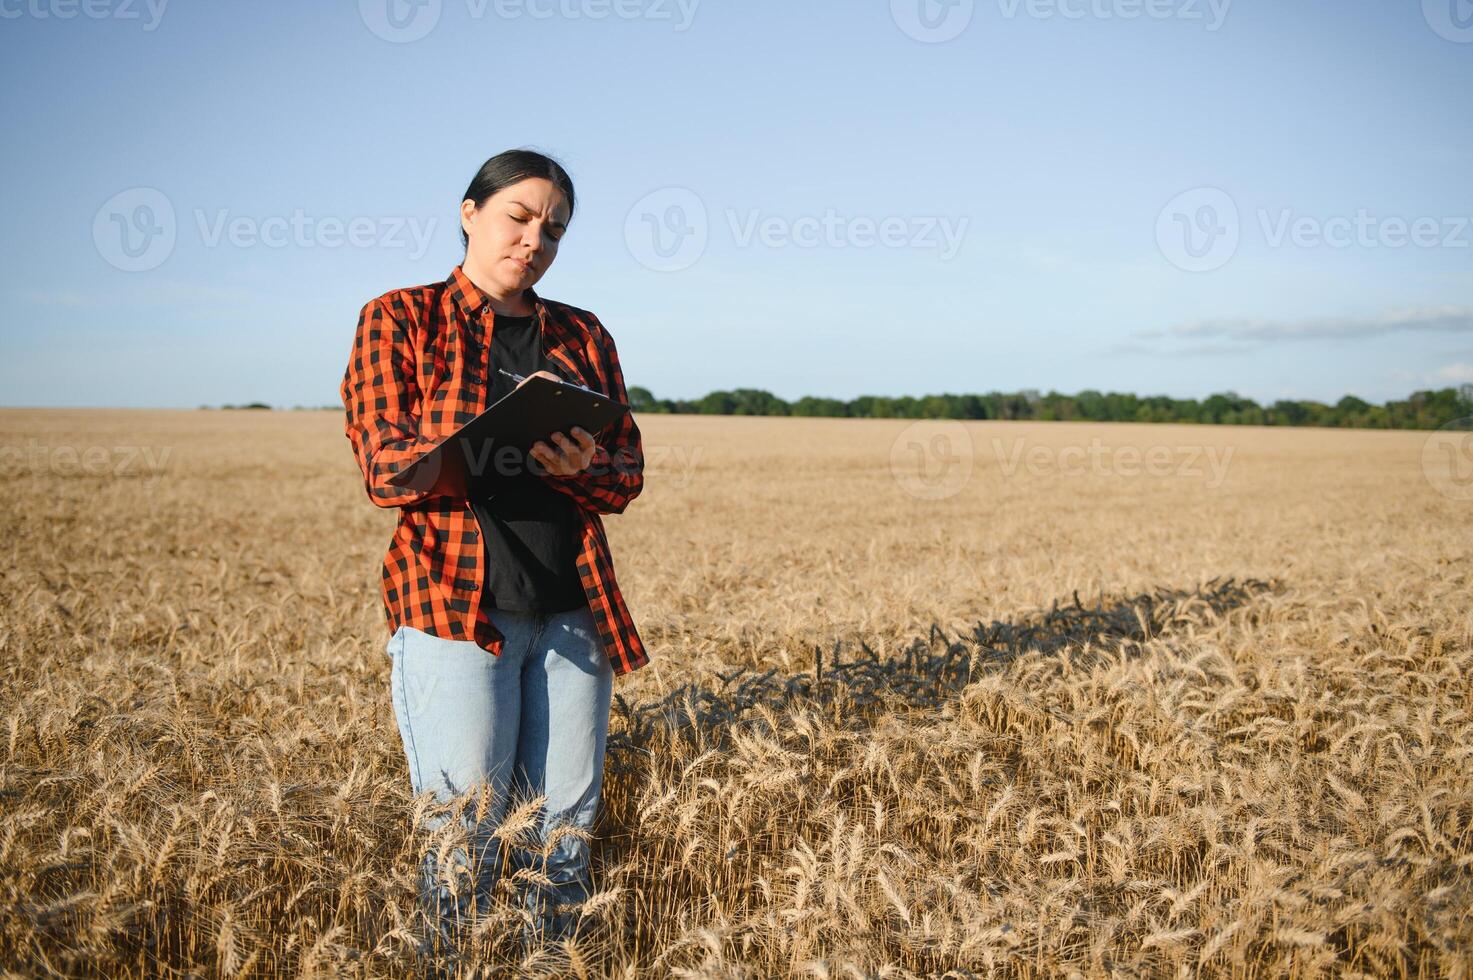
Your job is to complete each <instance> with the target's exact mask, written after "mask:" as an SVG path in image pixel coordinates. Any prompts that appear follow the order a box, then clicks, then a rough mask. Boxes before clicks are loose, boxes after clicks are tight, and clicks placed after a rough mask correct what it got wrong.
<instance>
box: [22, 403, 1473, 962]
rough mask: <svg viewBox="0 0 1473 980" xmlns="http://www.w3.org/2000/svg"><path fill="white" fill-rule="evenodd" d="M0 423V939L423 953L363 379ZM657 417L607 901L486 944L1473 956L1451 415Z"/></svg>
mask: <svg viewBox="0 0 1473 980" xmlns="http://www.w3.org/2000/svg"><path fill="white" fill-rule="evenodd" d="M3 415H4V419H5V422H6V424H5V425H4V428H3V433H4V434H3V435H0V462H3V463H4V468H5V471H6V473H7V475H8V477H9V479H8V493H7V502H6V506H5V508H4V524H3V532H4V537H5V540H7V541H9V542H10V545H9V548H10V550H11V558H10V560H9V561H8V562H7V563H6V566H5V569H4V578H3V592H0V602H3V610H4V612H3V619H0V652H3V658H0V663H3V687H0V699H3V704H0V708H3V710H0V716H3V719H4V727H3V729H0V884H3V898H0V966H3V968H4V971H5V975H7V976H69V977H118V978H131V977H155V976H171V977H185V976H197V977H277V976H285V977H295V976H344V977H401V976H410V975H413V970H414V969H415V965H414V963H415V961H414V958H413V953H414V935H415V932H414V930H415V923H414V921H413V919H412V916H411V912H412V909H413V897H414V878H413V875H414V870H415V862H416V858H417V855H418V853H419V852H420V850H421V849H422V848H424V847H426V846H437V847H446V846H450V845H452V844H453V843H454V834H455V833H456V832H457V831H456V827H457V825H456V823H455V822H454V821H451V822H450V823H448V824H447V827H446V830H445V832H444V835H443V839H437V840H428V839H426V837H424V836H422V835H421V834H420V833H419V832H416V831H414V829H413V827H414V824H413V818H414V815H415V814H416V813H417V812H418V813H424V812H425V811H426V807H427V806H428V805H429V800H428V797H426V798H424V799H421V800H415V799H413V798H412V796H411V793H410V787H409V778H408V772H407V769H406V765H405V761H404V758H403V750H402V747H401V745H400V743H399V737H398V733H397V730H396V728H395V724H394V717H393V713H392V709H391V706H390V700H389V694H388V690H389V689H388V682H389V681H388V667H389V661H388V657H387V655H386V652H385V643H386V641H387V639H388V631H387V629H386V627H385V623H384V619H383V614H382V611H381V607H380V601H379V592H378V589H379V572H378V570H379V562H380V559H381V557H382V554H383V551H384V548H385V546H386V545H387V542H388V537H389V534H390V531H391V529H392V527H393V524H394V519H395V512H393V511H390V510H383V509H380V508H377V507H374V506H373V505H372V504H371V503H370V502H369V500H368V498H367V496H366V494H365V492H364V489H363V487H362V483H361V479H360V477H359V474H358V471H357V468H356V464H355V463H354V461H353V459H352V456H351V452H350V450H349V446H348V442H347V440H346V439H345V438H344V437H343V434H342V427H341V417H340V416H339V415H338V414H336V413H333V412H326V411H322V412H250V411H235V412H221V411H177V412H170V411H114V412H106V413H101V414H99V413H95V412H83V411H64V410H46V411H42V410H6V411H5V412H4V413H3ZM640 424H641V428H642V429H643V432H644V439H645V447H646V453H647V457H648V466H647V470H646V485H645V490H644V493H643V494H642V495H641V496H640V497H639V498H638V499H637V500H636V501H635V502H634V503H633V504H632V505H631V506H630V508H629V509H628V511H627V512H626V513H624V514H622V515H617V516H609V517H607V518H606V519H605V526H606V528H607V529H608V535H609V538H610V542H611V545H612V547H613V552H614V559H615V563H616V567H617V570H618V574H619V579H620V584H621V586H622V588H623V590H624V592H625V595H626V597H627V599H628V601H629V604H630V607H631V609H632V611H633V613H634V615H635V619H636V623H637V624H638V626H639V628H640V631H641V635H642V636H643V637H644V639H645V641H646V643H647V645H648V646H649V648H650V651H651V654H652V658H653V659H652V662H651V664H650V665H649V666H647V667H645V668H643V669H642V670H639V671H637V672H635V673H633V674H630V675H628V676H626V677H622V678H618V679H616V682H615V688H614V690H615V695H616V703H615V706H614V711H613V715H612V719H611V723H610V725H611V727H610V739H609V749H608V758H607V768H606V776H605V780H604V812H603V814H602V816H601V819H600V824H599V828H598V833H597V835H596V837H595V840H594V855H595V863H594V887H595V890H596V895H595V898H594V899H593V900H592V901H591V902H590V903H588V907H587V908H586V909H585V910H584V911H585V913H586V914H587V915H588V916H589V917H590V918H591V919H592V920H593V925H594V928H593V929H592V931H591V933H590V935H589V937H588V938H587V939H586V940H583V941H581V942H578V943H573V944H565V945H560V946H553V947H548V948H546V949H543V950H540V951H536V952H533V953H530V954H523V953H522V952H521V951H519V950H518V948H517V946H516V944H515V941H514V940H515V937H516V934H517V930H518V928H519V925H520V923H519V920H518V919H517V913H516V911H515V906H514V905H513V904H512V902H511V900H510V899H508V898H505V895H503V896H502V897H501V898H499V899H498V905H497V906H496V907H495V908H493V909H492V910H490V911H489V912H488V913H487V914H486V915H485V916H483V917H481V918H479V919H478V920H477V921H475V922H474V923H471V924H469V926H468V931H467V934H466V942H467V943H468V949H469V951H470V953H471V955H470V956H469V957H468V958H467V961H466V962H465V963H464V964H462V965H463V967H464V970H465V974H464V975H467V976H472V975H486V976H494V975H528V974H539V973H546V974H551V975H568V976H579V977H583V976H613V977H639V976H679V977H752V978H756V977H779V976H807V977H821V978H827V977H832V978H839V977H855V978H863V977H911V976H953V977H970V976H999V977H1070V976H1077V977H1104V976H1131V977H1134V976H1149V977H1156V976H1171V977H1175V976H1182V975H1186V976H1211V977H1217V976H1222V977H1249V976H1252V977H1267V976H1274V977H1280V976H1283V977H1353V976H1377V977H1380V976H1386V977H1433V976H1446V977H1465V976H1468V975H1469V966H1470V962H1473V759H1470V755H1473V747H1470V746H1473V714H1470V712H1473V698H1470V693H1473V682H1470V680H1469V675H1470V671H1473V612H1470V598H1473V576H1470V568H1473V519H1470V518H1473V504H1470V503H1469V502H1468V501H1467V500H1466V499H1462V498H1461V497H1460V496H1459V495H1458V494H1456V493H1450V492H1445V491H1446V486H1445V485H1444V487H1443V488H1442V489H1439V487H1438V486H1437V485H1436V483H1435V481H1433V480H1429V477H1428V473H1427V472H1426V468H1425V462H1426V460H1427V458H1428V457H1427V455H1426V454H1425V453H1424V449H1425V446H1426V443H1427V439H1428V438H1429V436H1428V434H1426V433H1416V432H1384V431H1345V430H1317V429H1314V430H1311V429H1265V428H1253V427H1243V428H1238V427H1207V426H1187V425H1180V426H1177V425H1107V424H1089V423H1048V422H1044V423H1012V422H967V423H960V422H934V423H912V422H906V421H899V420H896V421H891V420H878V419H877V420H848V419H799V418H721V417H698V416H663V415H650V416H642V417H641V419H640ZM938 440H939V441H938ZM1455 489H1456V488H1455ZM530 825H531V824H530V817H529V816H528V814H527V813H526V812H525V810H524V811H523V812H521V813H514V814H513V815H512V816H511V817H509V818H508V820H507V822H506V824H505V825H504V826H503V832H504V834H505V839H506V840H507V841H508V842H509V843H510V844H511V845H513V846H525V847H534V846H535V842H534V841H532V840H531V839H530V837H528V833H529V831H528V828H529V827H530ZM503 885H504V887H505V888H508V889H509V888H510V886H511V882H504V883H503Z"/></svg>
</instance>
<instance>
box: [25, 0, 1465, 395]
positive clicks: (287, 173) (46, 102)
mask: <svg viewBox="0 0 1473 980" xmlns="http://www.w3.org/2000/svg"><path fill="white" fill-rule="evenodd" d="M918 2H920V0H894V2H891V0H864V2H856V0H813V2H806V3H804V2H794V0H760V2H759V0H741V2H736V0H721V2H718V0H704V2H701V0H484V2H483V0H419V5H418V6H415V5H412V4H411V3H408V2H406V0H362V2H353V0H341V2H334V3H287V2H274V3H265V2H262V3H244V2H235V3H227V2H210V3H203V2H198V0H173V2H166V3H164V4H163V5H162V6H161V5H160V0H152V5H151V6H150V4H149V3H148V2H147V0H85V3H86V5H85V6H84V5H83V0H0V74H3V80H4V83H5V92H6V95H5V97H4V102H3V106H4V108H3V125H4V132H5V138H4V140H3V143H0V178H3V187H4V203H5V207H4V210H3V213H4V222H5V229H6V234H5V235H4V236H3V239H0V345H3V357H0V392H3V395H0V402H3V403H4V404H7V405H36V406H61V405H71V406H180V407H193V406H196V405H200V404H220V403H226V402H232V403H239V402H245V401H251V400H261V401H266V402H269V403H271V404H273V405H277V406H291V405H294V404H304V405H329V404H335V403H336V401H337V397H338V395H337V386H338V382H339V380H340V379H341V377H342V372H343V368H344V366H345V364H346V361H347V356H348V350H349V345H350V342H351V339H352V333H353V328H354V324H355V319H356V315H357V312H358V310H359V308H360V307H361V306H362V304H363V303H364V302H365V301H366V300H368V299H369V298H371V297H373V296H376V295H378V294H380V293H382V292H384V291H386V290H388V289H391V288H394V287H399V286H406V285H414V284H419V283H427V282H434V281H437V280H441V279H443V278H444V277H445V276H446V275H447V274H448V272H449V271H450V269H451V268H452V267H453V266H454V265H455V264H456V263H457V262H458V261H459V260H460V256H461V248H460V242H459V229H458V225H457V223H456V206H457V204H458V201H459V197H460V195H461V194H462V193H463V192H464V190H465V187H466V185H467V183H468V182H469V180H470V178H471V176H472V175H473V174H474V172H475V170H476V169H477V167H478V166H479V165H480V164H481V162H482V161H483V160H484V159H485V158H486V157H488V156H491V155H492V154H494V153H496V152H499V151H501V150H503V149H507V148H511V147H517V146H530V147H534V148H537V149H540V150H543V151H545V152H548V153H550V154H552V155H554V156H556V157H557V158H558V159H560V160H561V161H562V162H563V163H564V164H565V165H566V166H567V167H568V169H569V171H570V172H571V173H572V175H573V178H574V181H575V184H576V187H577V191H578V195H579V201H578V208H577V213H576V214H575V216H574V219H573V222H572V226H571V228H570V229H569V232H568V235H567V237H566V238H565V239H564V243H563V246H562V250H561V253H560V255H559V256H558V259H557V261H556V263H555V264H554V265H553V267H552V269H551V270H550V271H549V272H548V273H547V275H546V276H545V277H544V279H543V280H542V283H541V284H540V285H539V290H540V291H541V292H542V294H543V295H544V296H547V297H549V298H553V299H560V300H563V301H566V302H569V303H572V304H575V305H577V306H581V307H584V308H587V309H590V310H593V311H594V312H595V313H597V314H598V315H599V317H600V318H601V319H602V320H603V322H604V323H605V325H607V326H608V328H609V330H610V331H611V333H612V334H613V336H614V338H615V340H616V341H617V343H618V345H619V352H620V355H621V359H622V361H623V363H624V367H625V373H626V378H627V380H628V382H629V383H630V384H639V385H644V386H646V387H648V388H650V389H651V390H652V391H653V392H654V393H655V394H656V395H657V396H659V397H694V396H698V395H701V394H704V393H706V392H708V391H710V390H713V389H716V388H734V387H760V388H767V389H769V390H771V391H773V392H775V393H776V394H778V395H780V396H782V397H785V398H796V397H798V396H800V395H803V394H814V395H826V396H832V397H842V398H849V397H854V396H856V395H860V394H889V395H899V394H917V395H919V394H925V393H936V392H981V391H987V390H992V389H1000V390H1007V391H1011V390H1017V389H1020V388H1038V389H1042V390H1048V389H1051V388H1052V389H1057V390H1060V391H1065V392H1074V391H1077V390H1080V389H1083V388H1098V389H1103V390H1116V391H1134V392H1137V393H1140V394H1156V393H1165V394H1171V395H1175V396H1178V397H1186V396H1192V397H1202V396H1205V395H1207V394H1209V393H1211V392H1214V391H1224V390H1235V391H1237V392H1239V393H1241V394H1244V395H1248V396H1251V397H1254V398H1257V399H1260V400H1272V399H1274V398H1281V397H1305V398H1318V399H1322V400H1329V401H1333V400H1335V399H1337V398H1339V397H1340V396H1341V395H1343V394H1346V393H1354V394H1357V395H1359V396H1361V397H1363V398H1367V399H1369V400H1373V401H1378V402H1379V401H1382V400H1385V399H1387V398H1400V397H1405V396H1406V395H1407V394H1408V393H1409V392H1410V391H1412V390H1413V389H1415V388H1421V387H1443V386H1447V385H1454V384H1457V383H1459V382H1466V381H1473V227H1470V223H1469V219H1470V217H1473V99H1470V98H1469V94H1470V93H1473V6H1470V4H1469V0H1427V2H1426V3H1423V4H1421V5H1420V6H1419V3H1418V0H1410V2H1404V3H1395V4H1393V3H1386V2H1384V0H1300V2H1296V3H1292V4H1289V3H1278V2H1268V0H1252V2H1249V0H1238V2H1228V0H1211V2H1209V0H1033V3H1032V4H1029V3H1026V2H1021V0H1019V2H1015V0H976V2H975V3H968V2H966V0H956V3H955V4H954V5H953V6H951V7H949V8H948V7H943V6H941V5H940V4H938V3H936V0H924V3H925V4H926V5H927V6H926V7H925V9H923V10H920V11H918V10H917V7H916V5H917V3H918ZM390 3H392V4H393V8H392V9H390V6H389V4H390ZM1131 14H1136V15H1137V16H1134V17H1132V16H1129V15H1131ZM390 15H394V17H391V16H390ZM601 15H602V16H601ZM1464 24H1467V25H1468V26H1466V27H1465V26H1463V25H1464ZM419 33H423V35H424V36H422V37H418V38H417V39H409V38H411V37H413V35H415V34H419ZM937 38H942V39H937ZM119 195H121V196H119ZM651 195H653V196H651ZM1183 195H1184V196H1183ZM160 201H162V202H163V205H162V207H160ZM170 210H171V211H172V213H173V217H172V220H170V218H169V215H168V213H167V211H170ZM826 221H827V224H825V222H826ZM652 223H655V224H652ZM1357 223H1358V224H1357ZM657 226H658V228H659V229H660V230H659V234H660V236H661V237H660V239H659V240H658V241H657V240H656V239H655V238H654V229H655V228H656V227H657ZM882 228H883V229H886V234H885V236H884V237H883V240H882V239H881V236H880V235H879V233H878V232H879V230H880V229H882ZM231 229H234V230H233V231H232V230H231ZM350 229H351V230H352V231H353V234H352V236H349V235H348V232H349V230H350ZM672 229H675V230H683V231H685V232H687V234H686V235H685V237H679V238H678V237H675V231H674V230H672ZM702 229H704V240H702V238H701V235H700V234H699V233H700V232H701V231H702ZM1296 229H1297V230H1296ZM748 230H750V231H751V232H752V233H751V235H750V236H748V235H747V234H746V232H747V231H748ZM125 231H126V233H127V235H126V239H125V236H124V232H125ZM948 231H949V234H950V236H951V237H950V238H948V237H947V233H948ZM1281 231H1282V232H1283V234H1282V235H1280V232H1281ZM170 232H171V233H172V236H173V237H172V240H170V238H169V233H170ZM689 232H695V234H689ZM1189 232H1190V236H1189V234H1188V233H1189ZM416 234H417V235H418V237H416ZM641 236H643V237H641ZM667 265H673V266H675V267H674V268H667V267H666V266H667ZM130 266H146V267H142V268H130Z"/></svg>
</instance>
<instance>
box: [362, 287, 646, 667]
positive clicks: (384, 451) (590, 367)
mask: <svg viewBox="0 0 1473 980" xmlns="http://www.w3.org/2000/svg"><path fill="white" fill-rule="evenodd" d="M525 295H526V297H527V299H528V300H530V301H531V303H532V304H533V306H534V307H535V315H536V317H537V320H538V324H539V327H540V330H541V333H542V342H543V350H544V351H545V352H546V354H547V357H548V358H549V359H550V360H551V361H553V362H554V363H555V364H556V365H557V366H558V368H560V369H561V371H560V373H561V374H562V375H563V376H564V377H565V378H566V379H568V380H570V381H576V382H579V383H581V384H584V385H587V386H588V387H589V388H592V389H593V390H595V391H598V392H601V393H603V394H605V395H608V396H610V397H612V398H616V399H618V400H619V401H621V402H625V403H627V402H628V400H629V396H628V394H627V393H626V392H625V390H624V375H623V372H622V371H621V370H620V368H619V356H618V354H617V353H616V352H615V350H614V340H613V338H612V337H610V336H609V333H608V331H607V330H605V329H604V326H603V324H601V323H599V321H598V318H597V317H596V316H594V315H593V314H592V313H589V312H588V311H586V310H580V309H578V308H577V307H573V306H568V305H567V304H565V303H558V302H555V301H552V300H544V299H542V298H541V297H540V296H538V295H537V293H536V292H535V291H534V290H532V289H530V288H528V289H527V290H526V291H525ZM493 323H494V316H493V312H492V310H491V306H490V304H489V302H488V300H487V297H486V295H485V294H484V293H483V292H481V290H480V289H479V288H477V286H476V285H475V284H474V283H472V282H471V281H470V279H468V278H467V277H466V275H465V273H464V272H463V271H461V267H460V266H456V267H455V268H454V269H452V270H451V272H450V276H449V277H448V278H447V279H446V280H445V281H444V282H442V283H434V284H432V285H427V286H414V287H411V288H408V289H396V290H392V291H391V292H387V293H385V294H384V295H382V296H380V297H378V298H377V299H374V300H370V301H369V303H368V304H367V305H366V306H364V307H363V310H362V312H361V313H360V314H359V316H358V331H357V334H356V336H355V337H354V338H353V352H352V356H351V357H350V358H349V360H348V368H347V371H346V372H345V373H344V374H343V383H342V386H341V388H340V394H341V396H342V400H343V406H344V407H345V408H346V409H347V422H346V426H345V432H346V434H347V437H348V440H349V441H350V442H351V443H352V444H353V454H354V456H356V457H357V459H358V468H359V469H360V470H361V471H362V472H363V479H364V486H365V487H366V489H367V491H368V498H369V499H370V500H371V501H373V503H374V504H376V505H377V506H379V507H398V508H399V525H398V527H396V528H395V530H394V536H393V537H392V538H391V539H390V541H389V550H388V553H387V554H386V555H384V567H383V588H382V593H383V600H384V614H385V618H386V619H387V620H388V627H389V632H390V633H393V632H394V631H395V630H396V629H398V627H400V626H401V625H402V626H413V627H415V628H417V629H420V630H423V631H424V632H426V633H429V634H431V635H433V636H441V637H446V638H449V639H456V640H467V639H469V640H472V641H474V642H475V643H476V645H477V646H480V647H482V648H483V649H485V650H488V651H490V652H491V653H493V654H495V655H496V656H500V655H501V644H502V640H503V639H504V638H503V636H502V634H501V631H500V630H498V629H497V628H496V626H495V624H493V623H492V622H491V620H490V618H489V617H487V615H486V612H485V608H484V603H483V601H482V600H483V599H484V598H485V595H484V589H483V584H484V582H485V576H486V567H485V566H486V560H485V546H484V544H483V543H482V541H481V530H480V525H479V524H478V523H477V522H476V517H475V513H474V512H473V511H472V510H471V508H470V505H469V503H468V502H467V501H466V500H465V498H463V497H448V496H443V495H439V494H427V493H426V492H425V491H419V490H409V489H406V488H404V487H398V486H395V485H393V484H391V483H389V482H388V478H389V477H390V476H391V475H393V474H394V473H397V472H399V471H400V470H402V469H404V468H405V467H407V466H409V465H410V464H412V463H413V462H414V461H415V460H417V459H418V458H419V457H420V456H422V455H423V454H424V453H426V452H428V451H429V450H430V449H433V448H434V447H435V445H436V444H438V443H439V442H440V441H441V440H443V439H444V438H445V437H446V436H448V435H450V434H451V433H452V432H454V431H455V430H456V429H457V428H459V427H460V426H461V425H464V424H465V423H466V422H469V421H470V420H471V419H473V418H475V417H476V416H477V415H479V414H480V413H481V412H482V411H484V410H485V409H486V407H487V406H488V404H489V400H488V398H487V394H488V392H489V390H490V387H491V386H490V382H489V379H488V375H489V373H490V372H492V371H495V370H496V365H494V364H492V363H490V350H491V343H490V340H491V330H492V327H493ZM594 437H595V439H596V440H597V442H598V448H597V450H595V452H594V456H593V461H592V463H591V464H590V466H589V468H588V469H586V470H583V471H582V472H579V473H576V474H574V475H572V476H554V475H552V474H550V473H546V472H545V471H544V473H543V474H542V479H543V480H546V481H547V482H548V483H550V484H551V485H552V486H554V487H556V488H557V489H558V490H560V491H562V492H563V493H565V494H567V495H568V496H569V497H571V498H572V499H573V500H574V501H576V502H577V503H578V504H579V506H578V508H577V510H578V513H579V514H580V515H581V518H582V520H581V524H582V528H581V532H580V538H581V541H580V546H579V555H578V576H579V578H580V579H581V580H582V582H583V591H584V593H585V594H586V595H587V596H588V606H589V609H590V610H591V611H592V612H593V616H594V619H595V620H596V621H597V623H598V631H599V636H600V637H601V638H602V640H603V645H604V649H605V651H606V652H607V653H608V656H609V661H610V662H611V663H612V664H613V667H614V673H615V674H626V673H628V672H629V671H631V670H637V669H638V668H640V667H643V666H644V665H645V664H646V663H648V662H649V656H648V655H647V654H646V652H645V649H644V644H643V643H642V642H641V641H640V638H639V633H638V632H637V631H636V630H635V628H634V620H633V619H632V618H631V617H630V615H629V609H628V607H627V606H625V604H624V597H623V596H622V595H621V594H620V592H619V586H618V584H617V583H616V582H615V580H614V562H613V559H612V557H611V556H610V554H609V542H608V538H606V537H605V536H604V527H603V520H602V518H601V516H600V515H602V514H619V513H623V511H624V508H625V507H628V506H629V502H630V501H631V500H633V499H634V498H635V497H636V496H638V495H639V492H640V490H641V489H642V488H643V486H644V448H643V445H642V443H641V441H640V435H639V427H638V426H637V425H636V424H635V422H634V417H633V415H632V414H627V413H626V414H625V415H624V416H623V418H621V419H620V420H619V421H618V422H615V423H611V424H610V425H609V426H607V427H606V428H605V429H604V430H603V431H602V432H598V433H594Z"/></svg>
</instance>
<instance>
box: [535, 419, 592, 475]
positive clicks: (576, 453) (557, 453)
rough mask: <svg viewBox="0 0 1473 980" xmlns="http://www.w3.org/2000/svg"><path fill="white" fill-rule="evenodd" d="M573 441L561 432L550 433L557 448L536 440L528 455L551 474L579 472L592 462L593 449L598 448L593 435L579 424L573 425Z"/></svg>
mask: <svg viewBox="0 0 1473 980" xmlns="http://www.w3.org/2000/svg"><path fill="white" fill-rule="evenodd" d="M572 433H573V438H574V439H576V440H578V441H577V442H574V441H573V439H569V438H568V437H567V436H565V435H563V434H562V433H561V432H554V433H553V434H552V438H553V440H554V441H555V442H556V443H557V448H553V447H552V446H549V445H548V444H547V443H545V442H542V441H538V442H536V443H534V444H533V445H532V451H531V453H530V455H531V456H532V458H533V459H535V460H537V462H539V463H541V464H542V466H543V467H544V468H545V469H546V470H547V472H548V473H550V474H551V475H553V476H572V475H574V474H575V473H581V472H582V471H583V470H585V469H587V468H588V464H590V463H591V462H593V451H594V450H595V449H597V448H598V446H597V444H596V443H595V442H594V441H593V436H592V435H590V434H589V432H588V430H586V429H584V428H582V427H581V426H577V425H575V426H573V428H572Z"/></svg>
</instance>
